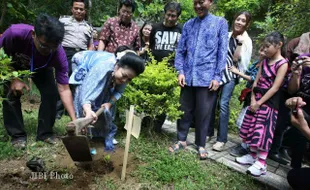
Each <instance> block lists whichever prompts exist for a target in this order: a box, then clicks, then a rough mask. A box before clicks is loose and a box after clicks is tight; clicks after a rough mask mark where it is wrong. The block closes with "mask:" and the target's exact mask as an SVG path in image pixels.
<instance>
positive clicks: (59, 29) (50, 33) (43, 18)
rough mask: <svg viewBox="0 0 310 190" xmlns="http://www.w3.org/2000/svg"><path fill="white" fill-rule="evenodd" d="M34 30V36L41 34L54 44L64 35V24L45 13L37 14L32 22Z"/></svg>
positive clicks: (58, 42)
mask: <svg viewBox="0 0 310 190" xmlns="http://www.w3.org/2000/svg"><path fill="white" fill-rule="evenodd" d="M34 31H35V34H36V36H38V37H41V36H43V37H44V38H45V40H46V41H47V42H51V43H56V44H60V43H61V42H62V40H63V38H64V35H65V27H64V24H63V23H61V22H60V21H59V20H58V19H57V18H55V17H51V16H49V15H47V14H45V13H42V14H40V15H39V16H37V18H36V20H35V22H34Z"/></svg>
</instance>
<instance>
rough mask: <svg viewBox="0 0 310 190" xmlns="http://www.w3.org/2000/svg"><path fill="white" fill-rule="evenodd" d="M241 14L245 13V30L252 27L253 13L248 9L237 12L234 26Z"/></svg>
mask: <svg viewBox="0 0 310 190" xmlns="http://www.w3.org/2000/svg"><path fill="white" fill-rule="evenodd" d="M240 15H244V16H245V18H246V25H245V30H247V29H248V28H249V27H250V25H251V21H252V15H251V14H250V13H249V12H248V11H241V12H239V13H237V14H235V16H234V21H233V24H232V27H234V25H235V21H236V19H237V18H238V16H240Z"/></svg>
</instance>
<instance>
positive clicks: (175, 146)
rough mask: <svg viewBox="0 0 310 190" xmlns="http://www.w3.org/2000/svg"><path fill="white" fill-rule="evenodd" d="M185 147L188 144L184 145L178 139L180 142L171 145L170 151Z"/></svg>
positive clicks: (175, 151)
mask: <svg viewBox="0 0 310 190" xmlns="http://www.w3.org/2000/svg"><path fill="white" fill-rule="evenodd" d="M185 147H186V146H184V145H183V144H182V143H181V142H180V141H178V142H176V143H174V145H172V146H170V147H169V149H168V150H169V152H170V153H177V152H179V151H180V150H183V149H185Z"/></svg>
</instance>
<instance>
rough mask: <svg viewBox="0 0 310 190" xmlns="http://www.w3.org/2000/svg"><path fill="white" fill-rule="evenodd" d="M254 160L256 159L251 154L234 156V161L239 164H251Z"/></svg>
mask: <svg viewBox="0 0 310 190" xmlns="http://www.w3.org/2000/svg"><path fill="white" fill-rule="evenodd" d="M255 161H256V159H255V158H253V156H251V154H246V155H244V156H241V157H237V158H236V162H237V163H239V164H242V165H252V164H254V163H255Z"/></svg>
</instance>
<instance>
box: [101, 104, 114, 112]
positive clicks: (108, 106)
mask: <svg viewBox="0 0 310 190" xmlns="http://www.w3.org/2000/svg"><path fill="white" fill-rule="evenodd" d="M101 107H105V108H106V109H108V110H110V109H111V107H112V104H111V103H104V104H102V105H101Z"/></svg>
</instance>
